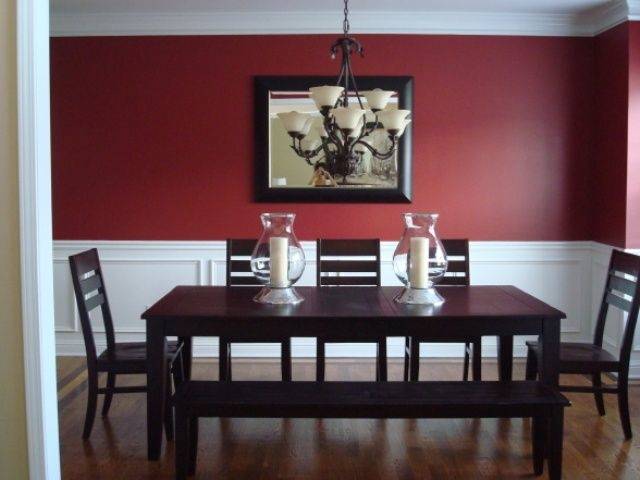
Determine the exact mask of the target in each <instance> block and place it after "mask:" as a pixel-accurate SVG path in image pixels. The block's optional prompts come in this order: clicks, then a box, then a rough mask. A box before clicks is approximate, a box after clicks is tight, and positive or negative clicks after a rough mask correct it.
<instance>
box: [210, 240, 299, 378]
mask: <svg viewBox="0 0 640 480" xmlns="http://www.w3.org/2000/svg"><path fill="white" fill-rule="evenodd" d="M256 242H257V240H255V239H239V238H237V239H227V286H228V287H239V286H242V287H247V286H253V287H257V286H261V285H262V284H261V283H260V282H258V279H257V278H256V277H255V275H253V273H252V271H251V254H252V252H253V249H254V248H255V246H256ZM253 333H254V332H252V331H246V332H238V333H237V334H235V335H234V336H232V337H229V336H224V337H220V364H219V365H220V377H219V378H220V380H222V381H230V380H231V379H232V378H231V358H232V355H231V346H232V344H233V343H258V342H259V343H263V342H269V343H271V342H272V343H278V344H280V349H281V354H280V362H281V363H280V364H281V368H282V380H284V381H291V337H278V336H276V337H273V336H271V335H267V336H264V335H265V334H264V333H263V334H261V335H259V336H255V335H253Z"/></svg>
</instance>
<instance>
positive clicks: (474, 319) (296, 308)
mask: <svg viewBox="0 0 640 480" xmlns="http://www.w3.org/2000/svg"><path fill="white" fill-rule="evenodd" d="M400 288H401V287H299V288H296V290H297V291H298V293H299V294H300V295H301V296H302V297H303V298H304V301H302V302H301V303H299V304H295V305H270V304H262V303H257V302H255V301H253V297H254V296H255V294H256V293H257V291H258V289H257V288H255V287H224V286H177V287H175V288H173V289H172V290H171V291H170V292H168V293H167V294H166V295H164V296H163V297H162V298H161V299H159V300H158V301H157V302H156V303H155V304H154V305H152V306H151V307H150V308H149V309H148V310H146V311H145V312H144V313H143V314H142V319H143V320H144V321H145V322H146V342H147V362H148V365H147V382H148V383H147V385H148V393H147V449H148V451H147V453H148V458H149V460H157V459H159V457H160V453H161V450H162V438H163V435H162V429H163V418H164V409H165V408H167V405H165V395H164V392H165V391H166V390H165V388H166V384H165V382H166V381H167V380H166V379H167V376H166V368H167V362H166V354H167V337H174V336H175V337H178V338H179V339H180V340H181V341H182V342H183V344H184V347H183V354H184V355H185V359H184V363H185V373H186V376H187V378H188V377H189V376H190V371H191V356H192V354H191V352H192V338H193V337H199V336H203V337H204V336H214V337H215V336H229V337H239V336H241V337H242V338H253V339H255V340H260V339H265V338H274V337H283V338H286V337H318V336H344V337H345V338H352V339H353V340H354V341H355V340H357V339H364V338H371V337H372V336H381V337H411V336H414V335H415V336H420V337H422V338H430V339H432V340H433V341H434V342H437V341H438V339H447V338H452V337H455V338H461V337H465V336H469V337H477V336H491V337H497V338H498V339H499V341H498V352H497V353H498V370H499V379H500V381H504V382H510V381H513V379H512V378H511V377H512V358H513V337H514V335H533V336H537V337H538V340H539V344H540V348H539V361H538V370H539V376H538V378H539V380H538V381H540V382H543V383H544V384H546V385H548V386H550V387H551V388H553V389H557V386H558V366H559V349H560V321H561V319H563V318H566V316H565V314H564V313H563V312H562V311H560V310H557V309H556V308H554V307H552V306H550V305H548V304H546V303H545V302H543V301H541V300H539V299H537V298H535V297H534V296H532V295H530V294H528V293H525V292H524V291H522V290H520V289H518V288H517V287H515V286H509V285H473V286H452V287H444V286H443V287H437V290H438V293H440V295H441V296H442V297H443V298H444V303H442V304H441V305H438V306H433V305H415V304H403V303H398V302H396V301H394V298H395V296H396V295H397V294H398V292H399V291H400Z"/></svg>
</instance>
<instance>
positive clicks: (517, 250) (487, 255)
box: [54, 240, 593, 358]
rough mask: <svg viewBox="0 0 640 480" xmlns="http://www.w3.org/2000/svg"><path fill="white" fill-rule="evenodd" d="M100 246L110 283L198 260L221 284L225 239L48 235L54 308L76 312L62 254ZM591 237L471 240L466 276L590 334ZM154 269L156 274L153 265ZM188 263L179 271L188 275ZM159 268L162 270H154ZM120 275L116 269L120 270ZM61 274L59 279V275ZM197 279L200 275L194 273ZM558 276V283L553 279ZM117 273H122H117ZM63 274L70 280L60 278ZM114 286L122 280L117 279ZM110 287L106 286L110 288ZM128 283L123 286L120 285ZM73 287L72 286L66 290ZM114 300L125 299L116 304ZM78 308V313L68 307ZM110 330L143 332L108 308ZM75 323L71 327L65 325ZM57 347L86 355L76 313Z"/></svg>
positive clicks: (208, 343)
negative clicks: (534, 301)
mask: <svg viewBox="0 0 640 480" xmlns="http://www.w3.org/2000/svg"><path fill="white" fill-rule="evenodd" d="M302 243H303V248H304V250H305V255H306V257H307V267H306V269H305V273H304V275H303V277H302V279H301V281H300V285H313V284H314V283H315V268H316V266H315V242H302ZM94 247H95V248H98V249H99V250H100V256H101V260H102V262H103V263H104V265H105V277H106V279H105V280H106V283H107V288H109V284H110V282H109V275H110V271H109V266H111V265H113V264H118V265H126V266H127V267H128V268H129V272H130V275H128V276H132V275H134V274H135V273H136V272H137V274H138V275H145V269H146V268H150V267H154V268H157V267H158V265H167V266H170V265H185V266H190V267H191V268H194V266H195V268H196V270H197V273H196V278H194V282H193V283H195V284H198V283H200V284H205V285H206V284H210V285H223V284H224V282H225V274H226V265H225V260H226V258H225V249H226V244H225V242H224V241H208V242H188V241H175V242H174V241H65V240H62V241H56V242H54V271H55V278H56V279H57V281H58V284H57V285H56V312H57V314H58V315H70V314H71V312H75V302H74V299H73V294H72V293H71V294H69V291H70V290H69V289H70V282H71V280H70V277H69V274H68V270H69V267H68V263H67V258H68V256H69V255H72V254H74V253H77V252H80V251H83V250H86V249H88V248H94ZM395 247H396V242H395V241H384V242H382V245H381V257H382V259H381V260H382V282H383V284H384V285H400V283H399V281H398V279H397V278H396V276H395V274H394V273H393V265H392V257H393V251H394V250H395ZM592 254H593V244H592V242H472V243H471V278H472V281H473V283H476V284H511V283H513V284H516V285H517V286H519V287H520V288H522V289H524V290H525V291H528V292H530V293H532V294H533V295H536V296H538V297H540V298H541V299H542V300H545V301H547V302H549V303H551V304H553V305H556V306H558V307H559V308H561V309H562V310H564V311H565V312H567V314H568V319H567V320H566V321H564V322H563V326H562V329H563V338H565V339H567V340H575V341H582V340H588V339H589V338H590V336H591V329H592V325H591V317H592V315H591V312H592V293H591V290H592V283H593V282H592V278H591V271H592ZM154 272H155V273H154V275H156V276H157V275H158V272H157V270H154ZM186 272H187V271H186V270H185V271H184V272H183V273H184V275H186V274H187V273H186ZM160 276H162V273H160ZM119 278H120V277H119ZM63 279H64V280H63ZM198 279H199V280H198ZM554 279H556V280H555V281H556V284H554V283H553V281H550V280H554ZM120 280H121V281H122V279H120ZM154 280H155V281H160V282H162V284H163V285H166V286H167V287H169V286H170V285H173V284H175V283H176V282H175V280H172V279H171V277H170V276H169V273H167V275H164V278H155V279H154ZM64 282H68V283H67V284H66V285H65V284H64ZM565 284H566V285H570V288H573V290H563V289H562V285H565ZM119 288H122V287H121V286H119ZM110 290H111V289H110ZM125 290H126V288H125ZM71 292H72V291H71ZM110 297H111V298H110V300H111V303H112V310H114V311H116V310H118V309H122V310H124V311H127V312H139V313H142V311H143V310H144V309H145V308H146V307H147V306H148V305H145V304H144V299H140V298H137V297H136V295H133V296H127V297H126V298H125V297H122V298H115V297H114V295H113V294H111V295H110ZM116 302H126V303H127V304H126V305H120V304H119V303H118V304H117V303H116ZM74 315H76V316H77V313H74ZM114 316H115V317H116V318H114V320H115V324H116V334H117V336H118V340H120V341H142V340H144V333H143V332H144V324H143V323H142V321H141V320H140V319H139V314H138V316H137V317H136V318H128V319H119V318H117V316H116V315H115V313H114ZM70 324H72V325H74V326H75V328H74V329H73V330H72V329H69V328H67V326H68V325H70ZM56 325H58V330H57V352H58V354H59V355H84V344H83V340H82V335H81V333H80V331H79V324H78V321H77V318H75V319H71V320H69V319H65V318H63V319H60V318H58V319H57V323H56ZM100 330H101V329H100V328H96V343H97V345H98V347H100V348H104V335H102V334H101V333H100ZM525 340H526V338H524V337H522V338H517V339H516V344H515V348H514V351H515V355H516V356H524V355H525V354H526V350H525V346H524V341H525ZM402 343H403V339H401V338H390V339H389V341H388V349H389V356H391V357H400V356H402V354H403V353H402V351H403V350H402ZM292 347H293V355H294V356H297V357H314V356H315V340H314V339H312V338H294V339H293V345H292ZM462 351H463V348H462V344H460V345H456V344H437V343H436V344H426V345H424V346H423V347H422V354H423V356H428V357H442V358H447V357H460V356H461V355H462ZM233 353H234V355H236V356H239V357H256V358H258V357H277V356H278V355H279V349H278V347H277V346H275V345H273V344H246V345H237V346H234V349H233ZM194 354H195V355H197V356H216V355H217V354H218V343H217V339H216V338H198V339H196V341H195V342H194ZM327 354H328V356H332V357H372V356H373V355H374V348H373V346H369V345H362V344H335V345H330V346H329V347H328V351H327ZM483 354H484V356H486V357H495V356H496V340H495V339H494V338H490V337H487V338H485V339H484V340H483Z"/></svg>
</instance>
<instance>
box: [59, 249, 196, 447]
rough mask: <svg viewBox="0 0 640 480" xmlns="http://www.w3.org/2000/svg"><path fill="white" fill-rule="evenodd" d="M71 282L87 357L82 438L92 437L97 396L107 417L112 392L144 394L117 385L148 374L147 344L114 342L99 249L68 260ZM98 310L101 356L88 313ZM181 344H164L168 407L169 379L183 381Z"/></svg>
mask: <svg viewBox="0 0 640 480" xmlns="http://www.w3.org/2000/svg"><path fill="white" fill-rule="evenodd" d="M69 265H70V267H71V279H72V281H73V290H74V292H75V297H76V305H77V306H78V314H79V317H80V325H81V327H82V336H83V337H84V346H85V350H86V354H87V372H88V376H87V381H88V397H87V411H86V415H85V420H84V429H83V431H82V438H84V439H88V438H89V436H90V435H91V430H92V428H93V423H94V419H95V416H96V407H97V403H98V395H99V394H103V395H104V402H103V404H102V416H103V417H106V416H107V415H108V413H109V408H110V407H111V400H112V399H113V395H114V394H115V393H142V392H146V391H147V385H141V386H122V387H117V386H116V378H117V376H118V375H133V374H146V373H147V345H146V342H126V343H124V342H116V341H115V333H114V328H113V318H112V316H111V308H110V306H109V299H108V297H107V288H106V285H105V281H104V276H103V274H102V267H101V265H100V257H99V256H98V250H96V249H95V248H92V249H91V250H87V251H85V252H82V253H78V254H76V255H71V256H70V257H69ZM98 307H100V311H101V314H102V315H101V316H102V323H103V327H104V333H105V336H106V340H107V348H106V350H104V351H103V352H102V353H100V355H98V354H97V350H96V342H95V339H94V335H93V326H92V324H91V312H93V311H94V310H96V309H97V308H98ZM181 349H182V344H181V343H180V342H176V341H171V342H167V391H166V395H167V405H171V392H172V388H171V379H172V378H173V381H174V383H175V384H176V385H178V384H179V383H180V382H181V381H183V380H184V370H183V362H182V352H181ZM100 373H106V374H107V382H106V387H104V388H102V387H98V375H99V374H100ZM164 423H165V432H166V435H167V440H172V439H173V409H172V408H166V414H165V418H164Z"/></svg>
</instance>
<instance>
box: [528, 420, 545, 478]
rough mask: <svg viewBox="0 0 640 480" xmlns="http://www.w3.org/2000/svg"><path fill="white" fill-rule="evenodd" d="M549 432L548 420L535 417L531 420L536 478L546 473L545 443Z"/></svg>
mask: <svg viewBox="0 0 640 480" xmlns="http://www.w3.org/2000/svg"><path fill="white" fill-rule="evenodd" d="M547 430H548V424H547V419H546V418H544V417H534V418H532V419H531V446H532V448H533V472H534V473H535V475H536V476H539V475H542V472H543V471H544V442H545V432H547Z"/></svg>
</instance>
